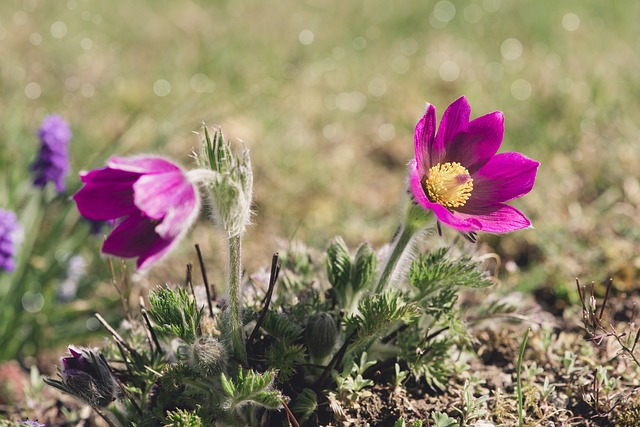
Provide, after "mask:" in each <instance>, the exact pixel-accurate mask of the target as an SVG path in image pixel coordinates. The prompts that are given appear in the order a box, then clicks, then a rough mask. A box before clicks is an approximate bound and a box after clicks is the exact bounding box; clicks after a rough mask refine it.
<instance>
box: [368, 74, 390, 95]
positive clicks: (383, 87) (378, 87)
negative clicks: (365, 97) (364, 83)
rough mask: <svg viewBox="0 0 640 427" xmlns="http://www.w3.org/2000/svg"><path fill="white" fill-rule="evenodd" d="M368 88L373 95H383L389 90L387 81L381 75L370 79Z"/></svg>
mask: <svg viewBox="0 0 640 427" xmlns="http://www.w3.org/2000/svg"><path fill="white" fill-rule="evenodd" d="M368 89H369V94H370V95H371V96H376V97H381V96H383V95H384V94H385V93H386V92H387V82H386V81H385V80H384V79H382V78H380V77H374V78H372V79H371V80H369V85H368Z"/></svg>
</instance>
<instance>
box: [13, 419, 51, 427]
mask: <svg viewBox="0 0 640 427" xmlns="http://www.w3.org/2000/svg"><path fill="white" fill-rule="evenodd" d="M18 424H19V425H21V426H30V427H44V426H45V424H40V423H39V422H38V420H35V421H33V420H29V419H26V420H18Z"/></svg>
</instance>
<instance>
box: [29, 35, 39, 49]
mask: <svg viewBox="0 0 640 427" xmlns="http://www.w3.org/2000/svg"><path fill="white" fill-rule="evenodd" d="M29 43H31V44H32V45H34V46H38V45H40V43H42V36H41V35H40V33H31V34H30V35H29Z"/></svg>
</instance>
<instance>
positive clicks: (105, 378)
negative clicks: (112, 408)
mask: <svg viewBox="0 0 640 427" xmlns="http://www.w3.org/2000/svg"><path fill="white" fill-rule="evenodd" d="M68 350H69V354H70V356H65V357H62V358H60V362H61V363H62V369H61V370H60V371H59V374H60V378H61V379H62V383H63V384H64V385H65V386H66V389H65V390H66V391H67V392H69V393H71V394H73V395H75V396H77V397H79V398H81V399H84V400H85V401H87V402H89V403H90V404H91V405H92V406H97V407H104V406H107V405H108V404H109V403H111V402H112V401H113V400H114V399H115V398H116V397H117V396H116V395H117V387H116V385H117V382H116V379H115V377H114V376H113V373H112V372H111V368H109V365H108V364H107V362H106V361H105V359H104V358H103V357H102V356H101V355H100V354H99V353H97V352H96V351H94V350H92V349H90V348H86V347H79V348H76V347H73V346H69V348H68Z"/></svg>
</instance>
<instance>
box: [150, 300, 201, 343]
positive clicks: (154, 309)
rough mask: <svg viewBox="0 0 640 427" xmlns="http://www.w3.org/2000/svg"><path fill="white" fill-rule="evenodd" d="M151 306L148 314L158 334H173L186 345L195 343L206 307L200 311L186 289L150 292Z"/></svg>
mask: <svg viewBox="0 0 640 427" xmlns="http://www.w3.org/2000/svg"><path fill="white" fill-rule="evenodd" d="M149 305H150V308H149V310H148V312H147V313H148V314H149V317H150V318H151V320H153V322H154V323H155V324H156V329H157V331H158V332H161V333H167V334H173V335H175V336H177V337H179V338H180V339H182V340H183V341H184V342H186V343H189V344H193V343H194V341H195V339H196V336H197V331H198V325H199V324H200V319H201V318H202V314H203V309H204V307H201V308H200V309H198V307H197V305H196V302H195V301H192V299H191V296H190V295H189V293H188V292H187V291H186V290H185V289H182V288H178V289H175V290H172V289H168V288H160V289H157V290H155V291H152V292H149Z"/></svg>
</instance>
